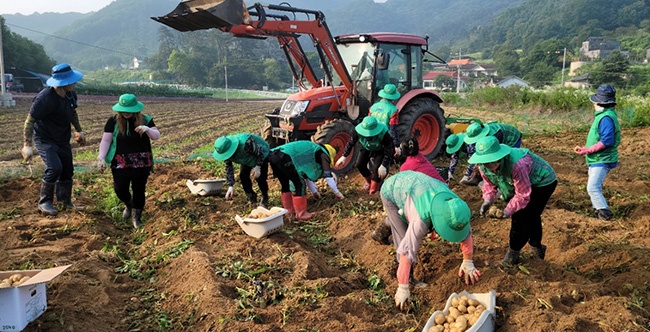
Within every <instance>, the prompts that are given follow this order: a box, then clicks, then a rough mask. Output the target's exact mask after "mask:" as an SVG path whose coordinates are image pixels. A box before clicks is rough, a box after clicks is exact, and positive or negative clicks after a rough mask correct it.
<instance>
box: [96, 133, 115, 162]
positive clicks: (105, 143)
mask: <svg viewBox="0 0 650 332" xmlns="http://www.w3.org/2000/svg"><path fill="white" fill-rule="evenodd" d="M111 141H113V133H107V132H104V134H102V140H101V142H100V143H99V154H98V155H97V159H98V160H104V159H105V158H106V154H107V153H108V148H109V147H110V146H111Z"/></svg>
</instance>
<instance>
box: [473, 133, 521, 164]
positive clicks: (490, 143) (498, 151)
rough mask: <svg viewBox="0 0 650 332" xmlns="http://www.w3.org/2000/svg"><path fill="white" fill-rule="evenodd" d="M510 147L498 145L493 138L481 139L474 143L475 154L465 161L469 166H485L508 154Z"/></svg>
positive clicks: (497, 141)
mask: <svg viewBox="0 0 650 332" xmlns="http://www.w3.org/2000/svg"><path fill="white" fill-rule="evenodd" d="M511 150H512V148H511V147H509V146H507V145H505V144H500V143H499V140H498V139H497V138H496V137H494V136H488V137H483V138H481V139H480V140H478V142H476V152H474V154H473V155H472V156H471V157H470V158H469V160H468V161H467V162H468V163H470V164H486V163H491V162H493V161H497V160H500V159H501V158H503V157H505V156H507V155H508V154H510V151H511Z"/></svg>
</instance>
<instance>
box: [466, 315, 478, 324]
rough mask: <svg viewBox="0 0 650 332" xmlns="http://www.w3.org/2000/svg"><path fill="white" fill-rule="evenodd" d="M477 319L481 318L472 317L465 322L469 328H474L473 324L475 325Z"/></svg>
mask: <svg viewBox="0 0 650 332" xmlns="http://www.w3.org/2000/svg"><path fill="white" fill-rule="evenodd" d="M479 317H481V316H478V315H472V316H471V317H470V318H469V319H468V320H467V325H469V326H474V324H476V321H477V320H478V319H479Z"/></svg>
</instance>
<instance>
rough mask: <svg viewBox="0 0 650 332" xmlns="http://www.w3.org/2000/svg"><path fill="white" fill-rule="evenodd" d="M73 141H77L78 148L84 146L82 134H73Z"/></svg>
mask: <svg viewBox="0 0 650 332" xmlns="http://www.w3.org/2000/svg"><path fill="white" fill-rule="evenodd" d="M74 140H75V141H77V143H79V146H84V145H86V136H84V133H82V132H80V131H79V132H76V133H74Z"/></svg>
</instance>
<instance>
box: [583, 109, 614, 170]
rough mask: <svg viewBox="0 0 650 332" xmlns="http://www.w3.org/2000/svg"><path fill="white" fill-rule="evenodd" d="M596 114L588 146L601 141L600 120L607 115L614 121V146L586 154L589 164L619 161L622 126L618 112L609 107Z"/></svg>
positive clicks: (588, 137) (588, 138) (590, 130)
mask: <svg viewBox="0 0 650 332" xmlns="http://www.w3.org/2000/svg"><path fill="white" fill-rule="evenodd" d="M595 115H596V116H595V118H594V123H592V124H591V129H589V134H588V135H587V147H590V146H592V145H594V144H596V143H598V142H599V141H600V133H599V132H598V124H600V120H601V119H602V118H604V117H606V116H609V117H610V118H612V121H613V122H614V129H615V133H614V135H615V136H614V146H608V147H606V148H605V149H603V150H600V151H598V152H595V153H590V154H587V155H585V158H586V160H587V165H592V164H599V163H615V162H618V145H619V144H621V127H620V125H619V123H618V117H617V116H616V112H615V111H614V109H613V108H607V109H604V110H602V111H599V112H596V114H595Z"/></svg>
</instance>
